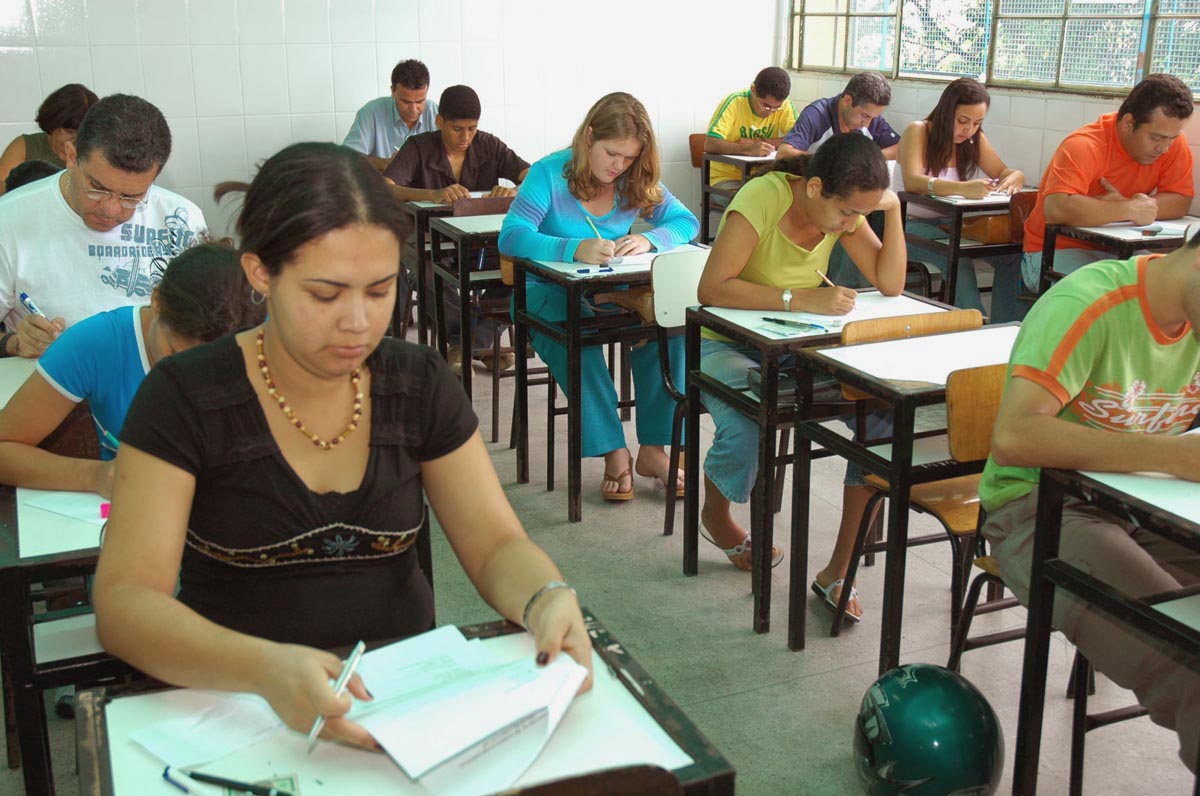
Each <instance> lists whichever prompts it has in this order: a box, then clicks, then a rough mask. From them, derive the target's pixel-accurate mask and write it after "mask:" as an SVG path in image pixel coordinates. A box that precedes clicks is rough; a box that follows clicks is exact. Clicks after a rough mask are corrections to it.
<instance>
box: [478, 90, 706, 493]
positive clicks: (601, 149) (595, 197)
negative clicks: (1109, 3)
mask: <svg viewBox="0 0 1200 796" xmlns="http://www.w3.org/2000/svg"><path fill="white" fill-rule="evenodd" d="M639 219H641V220H644V221H645V222H646V223H648V224H650V226H651V228H650V229H647V230H645V231H644V232H641V233H639V234H631V230H630V227H631V226H632V225H633V223H634V222H635V221H638V220H639ZM699 226H700V225H699V222H698V221H696V217H695V216H694V215H692V212H691V211H690V210H688V209H687V208H686V207H684V206H683V204H682V203H680V201H679V200H678V199H676V198H675V197H674V196H672V195H671V192H670V191H668V190H667V188H666V186H664V185H663V184H662V182H661V181H660V179H659V163H658V146H657V144H656V143H655V140H654V130H653V129H652V128H651V126H650V118H649V116H648V115H647V113H646V108H645V107H644V106H643V105H642V103H640V102H638V101H637V100H636V99H635V98H634V97H632V96H630V95H629V94H625V93H622V92H616V93H613V94H609V95H607V96H605V97H603V98H601V99H600V101H599V102H597V103H596V104H595V105H593V106H592V109H591V110H590V111H588V114H587V117H586V118H585V119H584V120H583V124H581V125H580V126H579V129H578V130H577V131H576V133H575V137H574V139H573V140H572V142H571V146H570V148H568V149H564V150H561V151H559V152H555V153H554V154H552V155H548V156H547V157H545V158H542V159H541V160H539V161H538V162H537V163H535V164H533V166H532V167H531V168H530V170H529V174H528V176H526V178H525V181H524V182H523V183H521V188H520V190H519V191H518V192H517V197H516V199H515V200H514V201H513V204H512V207H511V208H510V209H509V212H508V215H507V216H506V217H505V219H504V227H503V228H502V229H501V231H500V251H501V252H502V253H504V254H506V255H509V256H512V257H523V258H527V259H531V260H551V261H565V262H580V263H591V264H596V265H603V264H605V263H607V262H608V261H609V260H611V259H612V258H613V257H624V256H627V255H635V254H641V253H643V252H648V251H663V250H666V249H670V248H672V247H674V246H678V245H679V244H682V243H686V242H688V241H690V240H691V239H692V238H694V237H695V235H696V233H697V231H698V230H699ZM526 290H527V296H528V302H527V303H528V308H529V311H530V312H531V313H534V314H536V315H539V316H541V317H542V318H544V319H545V320H547V321H549V322H551V323H561V322H563V321H565V320H566V317H567V297H566V291H564V290H563V289H562V288H561V287H558V286H556V285H552V284H549V283H547V282H543V281H542V280H539V279H537V278H535V277H529V278H528V280H527V282H526ZM582 314H583V316H584V317H591V316H592V315H593V308H592V307H590V306H588V305H586V304H585V305H584V307H583V308H582ZM532 339H533V347H534V350H535V351H537V353H538V356H540V357H541V358H542V359H543V360H544V361H545V362H546V364H547V365H549V367H550V371H551V372H552V373H553V374H554V378H555V379H557V380H558V382H559V383H560V384H565V383H566V377H567V373H566V370H567V356H566V350H565V349H564V348H563V347H562V346H560V345H559V344H558V343H555V342H554V341H552V340H549V339H547V338H546V337H545V336H544V335H541V334H538V333H537V332H534V333H533V334H532ZM670 354H671V362H672V367H673V369H674V371H675V374H674V375H675V379H676V383H678V384H682V383H683V339H682V338H674V339H673V340H672V342H671V351H670ZM630 359H631V364H632V370H633V379H634V388H635V390H636V391H637V436H638V441H639V443H640V444H641V447H640V448H639V450H638V455H637V460H636V462H634V460H633V457H632V455H631V454H630V452H629V449H628V448H626V447H625V432H624V429H623V428H622V427H621V420H620V418H619V417H618V415H617V393H616V391H615V390H614V389H613V384H612V379H611V377H610V376H609V373H608V369H607V367H605V364H604V357H603V355H602V354H601V352H600V351H599V349H598V348H596V347H595V346H589V347H587V348H585V349H584V350H583V361H582V365H581V371H582V390H581V395H580V397H581V400H582V402H583V406H582V413H581V416H582V418H583V430H582V434H583V455H584V456H603V457H604V480H603V482H602V484H601V494H602V496H603V498H604V499H605V500H610V501H621V500H629V499H630V498H631V497H633V472H634V471H635V470H636V472H637V473H638V474H639V475H644V476H647V477H652V478H658V479H659V480H661V481H662V482H663V483H664V484H665V485H666V476H667V473H668V456H667V453H666V450H665V447H664V446H666V445H667V444H669V443H670V439H671V418H672V412H673V410H674V402H673V401H672V400H671V397H670V395H669V394H668V393H667V390H666V387H665V385H664V384H663V381H662V376H661V374H660V372H659V365H658V346H657V343H654V342H650V343H647V344H645V345H643V346H640V347H637V348H635V349H634V350H633V353H632V356H631V358H630ZM667 488H668V489H671V490H674V491H676V492H677V493H678V494H682V489H683V481H682V477H681V478H680V479H679V480H678V482H677V483H675V484H669V485H667Z"/></svg>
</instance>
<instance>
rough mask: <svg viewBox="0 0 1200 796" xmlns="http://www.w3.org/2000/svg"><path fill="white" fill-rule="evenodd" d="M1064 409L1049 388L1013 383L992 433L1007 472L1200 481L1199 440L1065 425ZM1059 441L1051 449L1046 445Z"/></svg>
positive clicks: (1018, 380)
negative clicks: (1048, 470) (1053, 470)
mask: <svg viewBox="0 0 1200 796" xmlns="http://www.w3.org/2000/svg"><path fill="white" fill-rule="evenodd" d="M1061 409H1062V404H1060V403H1059V401H1058V399H1057V398H1056V397H1055V396H1054V394H1053V393H1051V392H1050V391H1049V390H1047V389H1046V388H1045V387H1043V386H1041V385H1040V384H1037V383H1035V382H1033V381H1030V380H1029V379H1025V378H1021V377H1019V376H1018V377H1014V378H1013V379H1011V380H1010V381H1009V384H1008V387H1007V388H1006V389H1005V391H1004V398H1003V399H1002V400H1001V402H1000V412H999V414H998V415H997V417H996V426H995V428H994V429H993V431H992V458H993V459H995V461H996V464H998V465H1000V466H1002V467H1061V468H1067V469H1074V470H1079V469H1085V470H1098V471H1100V472H1109V473H1132V472H1140V471H1148V472H1156V473H1167V474H1169V475H1173V476H1175V477H1176V478H1183V479H1187V480H1189V481H1200V436H1198V435H1196V434H1187V435H1169V434H1140V433H1139V434H1123V433H1118V432H1115V431H1101V430H1099V429H1093V428H1087V427H1086V426H1082V425H1079V424H1077V423H1071V422H1068V421H1066V420H1060V419H1058V417H1056V415H1057V414H1058V412H1059V410H1061ZM1049 439H1052V440H1054V444H1053V445H1047V444H1046V440H1049Z"/></svg>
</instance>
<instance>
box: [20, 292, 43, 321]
mask: <svg viewBox="0 0 1200 796" xmlns="http://www.w3.org/2000/svg"><path fill="white" fill-rule="evenodd" d="M17 295H18V297H19V298H20V299H21V306H22V307H24V308H25V310H26V312H28V313H29V314H30V315H41V316H42V317H43V318H45V317H46V313H44V312H42V311H41V310H40V309H38V305H36V304H34V303H33V299H31V298H30V297H29V294H28V293H26V292H25V291H24V290H22V291H21V292H20V293H18V294H17Z"/></svg>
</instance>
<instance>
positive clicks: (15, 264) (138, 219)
mask: <svg viewBox="0 0 1200 796" xmlns="http://www.w3.org/2000/svg"><path fill="white" fill-rule="evenodd" d="M60 177H61V174H55V175H52V176H50V177H46V178H45V179H43V180H38V181H37V182H33V183H30V184H28V185H26V186H23V187H22V188H19V189H18V190H16V191H12V192H10V193H7V194H5V195H4V196H0V319H2V320H3V321H4V324H5V327H6V328H7V329H8V330H9V331H12V330H14V329H16V326H17V323H18V322H19V321H20V320H21V318H23V317H25V316H26V315H28V314H29V313H28V312H26V310H25V308H24V307H22V306H21V303H20V301H19V300H18V298H17V294H18V293H19V292H21V291H24V292H25V293H28V294H29V297H30V298H31V299H32V300H33V302H34V303H35V304H36V305H37V306H38V308H39V309H40V310H42V312H44V313H45V314H46V316H47V317H49V318H58V317H61V318H63V319H65V320H66V322H67V325H68V326H70V325H71V324H73V323H77V322H78V321H81V320H83V319H84V318H86V317H88V316H89V315H95V314H96V313H98V312H103V311H105V310H111V309H114V308H116V307H120V306H124V305H135V304H144V303H145V302H146V301H148V300H149V298H150V292H151V291H152V290H153V289H154V287H155V286H156V285H157V284H158V283H159V280H160V279H161V278H162V272H163V269H164V268H165V267H166V264H167V261H169V260H170V259H171V258H172V257H174V256H175V255H177V254H179V253H180V252H181V251H183V250H184V249H186V248H188V247H189V246H191V245H193V244H194V243H196V236H197V233H199V232H200V230H202V229H204V226H205V224H204V214H203V213H201V212H200V208H199V207H197V206H196V205H195V204H193V203H192V202H191V201H190V200H188V199H185V198H184V197H182V196H179V195H178V194H175V193H172V192H171V191H168V190H166V189H165V188H159V187H158V186H156V185H151V186H150V191H149V192H148V193H147V195H146V203H145V204H143V205H141V206H140V207H138V209H137V210H136V211H134V214H133V217H132V218H131V219H129V221H126V222H125V223H124V224H119V225H117V226H116V227H114V228H113V229H111V230H109V231H108V232H97V231H96V230H94V229H91V228H90V227H88V226H87V225H86V224H85V223H84V222H83V219H82V218H80V217H79V215H78V214H77V213H76V212H75V211H74V210H72V209H71V207H70V205H68V204H67V200H66V199H65V198H64V197H63V195H62V190H61V189H60V188H59V178H60Z"/></svg>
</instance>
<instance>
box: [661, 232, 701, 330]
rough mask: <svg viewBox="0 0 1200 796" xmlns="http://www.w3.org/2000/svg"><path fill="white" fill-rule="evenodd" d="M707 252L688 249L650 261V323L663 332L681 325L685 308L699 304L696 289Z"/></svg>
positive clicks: (669, 253)
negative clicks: (651, 311)
mask: <svg viewBox="0 0 1200 796" xmlns="http://www.w3.org/2000/svg"><path fill="white" fill-rule="evenodd" d="M708 252H709V250H708V249H690V250H688V251H681V252H667V253H666V254H660V255H658V256H657V257H655V258H654V259H653V260H651V261H650V287H651V298H652V300H653V302H654V323H655V324H656V325H658V326H661V327H663V328H665V329H674V328H678V327H680V326H683V325H684V324H685V323H686V321H687V308H688V307H694V306H696V305H697V304H699V303H700V299H699V297H698V296H697V290H698V289H699V287H700V276H701V274H703V273H704V264H705V263H707V262H708Z"/></svg>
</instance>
